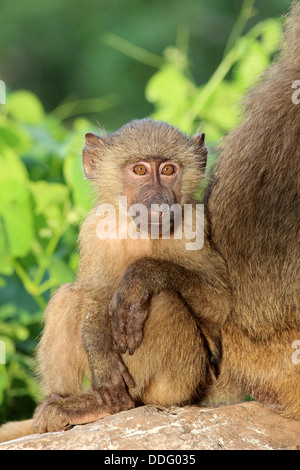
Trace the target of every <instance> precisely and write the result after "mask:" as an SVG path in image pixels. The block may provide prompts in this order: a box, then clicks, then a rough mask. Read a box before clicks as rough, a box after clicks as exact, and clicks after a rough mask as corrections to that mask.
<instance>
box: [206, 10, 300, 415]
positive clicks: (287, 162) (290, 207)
mask: <svg viewBox="0 0 300 470" xmlns="http://www.w3.org/2000/svg"><path fill="white" fill-rule="evenodd" d="M299 38H300V4H299V2H297V4H296V5H295V7H294V9H293V12H292V15H291V17H290V18H289V20H288V23H287V31H286V36H285V41H284V47H283V51H282V53H281V55H280V56H279V58H278V59H277V61H276V62H275V63H274V64H273V65H272V66H271V67H270V68H269V70H268V71H267V72H266V74H265V76H264V77H263V79H262V81H261V82H260V83H259V84H258V85H257V86H256V88H254V90H252V92H251V93H250V94H249V96H248V98H247V100H246V103H245V117H244V119H243V121H242V124H241V125H240V126H239V127H238V128H237V129H236V130H234V131H233V132H232V133H231V134H230V135H229V136H228V137H227V138H226V139H225V140H224V142H223V150H222V154H221V156H220V158H219V160H218V164H217V167H216V170H215V175H214V178H213V182H212V185H211V187H210V190H209V193H208V195H207V199H208V208H209V213H210V219H211V236H212V238H213V240H214V243H215V244H216V248H217V249H218V251H219V252H220V253H221V254H222V255H223V256H224V258H225V259H226V262H227V265H228V270H229V275H230V279H231V284H232V288H233V313H232V315H231V317H230V320H229V321H228V322H227V323H226V325H225V326H224V329H223V364H222V374H224V376H226V377H227V378H228V375H229V372H230V376H231V378H232V381H233V382H238V383H239V384H240V385H241V386H242V387H243V389H244V390H245V392H247V393H251V394H252V395H253V396H254V397H255V398H257V399H258V400H261V401H263V402H266V403H273V404H274V405H275V406H276V408H278V409H280V410H281V411H282V412H283V413H285V414H286V415H288V416H293V417H297V418H300V396H299V385H300V369H299V366H297V365H295V364H293V363H292V353H293V349H292V343H293V341H294V340H296V339H299V338H300V321H299V315H300V106H299V105H298V106H297V105H295V104H293V102H292V99H291V98H292V93H293V90H292V83H293V81H294V80H296V79H299V78H300V55H299ZM226 381H227V382H228V380H227V379H226ZM221 382H222V376H221V379H220V384H221ZM220 390H223V387H220V388H219V389H218V390H217V391H216V396H217V397H218V395H219V394H220V393H223V392H221V391H220Z"/></svg>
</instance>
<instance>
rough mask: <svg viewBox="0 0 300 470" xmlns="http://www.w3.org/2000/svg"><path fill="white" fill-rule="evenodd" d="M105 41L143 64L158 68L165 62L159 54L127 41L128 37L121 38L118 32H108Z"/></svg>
mask: <svg viewBox="0 0 300 470" xmlns="http://www.w3.org/2000/svg"><path fill="white" fill-rule="evenodd" d="M104 42H105V43H106V44H108V45H109V46H111V47H113V48H114V49H116V50H117V51H120V52H122V53H123V54H125V55H127V56H129V57H131V58H132V59H135V60H137V61H138V62H141V63H143V64H146V65H150V67H154V68H157V69H158V68H159V67H161V65H162V64H163V63H164V59H163V58H162V57H160V56H159V55H156V54H153V53H152V52H148V51H146V50H145V49H142V48H141V47H138V46H136V45H134V44H132V43H131V42H129V41H126V39H123V38H120V37H119V36H117V35H116V34H113V33H106V34H105V35H104Z"/></svg>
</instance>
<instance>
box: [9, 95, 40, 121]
mask: <svg viewBox="0 0 300 470" xmlns="http://www.w3.org/2000/svg"><path fill="white" fill-rule="evenodd" d="M6 109H7V111H8V113H9V114H10V115H11V116H13V117H14V118H15V119H17V120H18V121H21V122H24V123H26V124H39V123H40V122H41V121H42V120H43V119H44V109H43V106H42V104H41V102H40V101H39V99H38V98H37V97H36V96H35V95H34V94H33V93H31V92H30V91H25V90H19V91H15V92H13V93H11V94H10V95H9V96H8V98H7V103H6Z"/></svg>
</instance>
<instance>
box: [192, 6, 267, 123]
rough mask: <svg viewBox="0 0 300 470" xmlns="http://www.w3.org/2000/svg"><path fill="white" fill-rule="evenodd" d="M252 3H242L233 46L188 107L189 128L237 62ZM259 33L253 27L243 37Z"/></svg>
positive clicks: (254, 35) (253, 36)
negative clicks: (241, 38) (241, 36)
mask: <svg viewBox="0 0 300 470" xmlns="http://www.w3.org/2000/svg"><path fill="white" fill-rule="evenodd" d="M254 1H255V0H245V1H244V4H243V7H242V11H241V13H240V15H239V18H238V19H237V22H236V24H237V26H236V25H235V26H234V27H233V30H235V31H234V36H235V44H234V46H233V47H232V48H231V50H230V51H229V52H228V53H227V54H226V55H225V57H224V59H223V60H222V62H221V63H220V64H219V66H218V67H217V69H216V70H215V72H214V73H213V75H212V76H211V78H210V80H209V81H208V82H207V84H206V85H205V86H204V87H203V88H202V89H201V90H200V92H199V93H198V96H196V99H195V101H194V104H193V105H192V106H191V107H190V109H189V110H188V112H187V113H186V116H185V118H184V120H185V124H186V125H187V126H188V127H189V128H191V127H192V124H193V121H194V120H195V119H196V118H197V116H199V114H200V112H201V110H202V109H203V107H204V106H205V105H206V103H207V101H208V100H209V98H210V97H211V95H212V94H213V93H214V92H215V90H216V89H217V88H218V86H219V85H220V83H221V82H222V81H223V80H224V78H225V77H226V75H227V74H228V72H229V70H230V69H231V68H232V66H233V64H234V63H235V62H236V61H237V60H238V58H239V56H240V54H241V48H240V47H239V45H240V44H239V39H240V34H241V32H242V29H243V28H244V26H245V24H246V23H247V21H248V19H249V18H250V17H251V16H252V7H253V4H254ZM242 26H243V28H242ZM238 31H239V36H237V32H238ZM259 33H260V28H256V27H254V28H253V29H252V30H250V31H249V32H248V33H247V34H246V35H245V37H250V38H251V39H255V37H257V36H258V35H259ZM231 36H232V38H233V32H232V33H231ZM232 38H231V39H230V38H229V40H228V43H229V44H231V42H232V41H233V39H232ZM228 43H227V46H226V49H228Z"/></svg>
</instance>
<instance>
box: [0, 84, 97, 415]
mask: <svg viewBox="0 0 300 470" xmlns="http://www.w3.org/2000/svg"><path fill="white" fill-rule="evenodd" d="M91 130H93V129H92V126H91V124H89V123H88V122H86V121H84V120H82V119H77V120H76V121H74V123H73V127H72V129H71V130H70V129H66V127H65V126H64V125H63V124H61V123H60V121H59V120H58V119H57V118H55V117H53V116H52V115H49V114H48V115H46V114H45V112H44V110H43V106H42V104H41V103H40V101H39V100H38V98H37V97H36V96H35V95H33V94H32V93H30V92H28V91H17V92H14V93H11V94H10V95H9V96H8V97H7V104H6V105H4V106H2V107H1V114H0V168H1V171H0V340H1V343H0V346H1V347H2V350H3V348H4V349H5V359H6V363H5V364H0V404H1V407H0V420H1V421H2V420H6V419H12V418H20V417H23V416H24V417H25V416H28V414H29V413H30V410H31V409H32V406H33V404H34V402H35V401H36V400H37V399H38V397H39V390H38V387H37V385H36V381H35V378H34V373H33V371H34V359H33V353H34V349H35V346H36V341H37V337H38V335H39V333H40V328H41V314H42V311H43V309H44V307H45V305H46V303H47V301H48V299H49V295H50V293H51V291H52V290H54V289H56V288H57V287H58V286H59V285H60V284H63V283H65V282H72V280H73V279H74V272H75V270H76V267H77V262H78V254H77V252H76V238H77V228H78V224H79V223H80V221H81V220H82V218H83V216H84V215H85V214H86V212H87V211H88V209H89V207H90V206H91V196H90V191H89V187H88V183H87V181H86V180H85V179H84V177H83V174H82V169H81V158H80V155H81V149H82V147H83V144H84V134H85V132H87V131H91ZM2 353H3V351H2ZM2 355H3V354H2ZM0 357H2V356H1V355H0ZM1 362H3V360H2V361H1Z"/></svg>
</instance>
